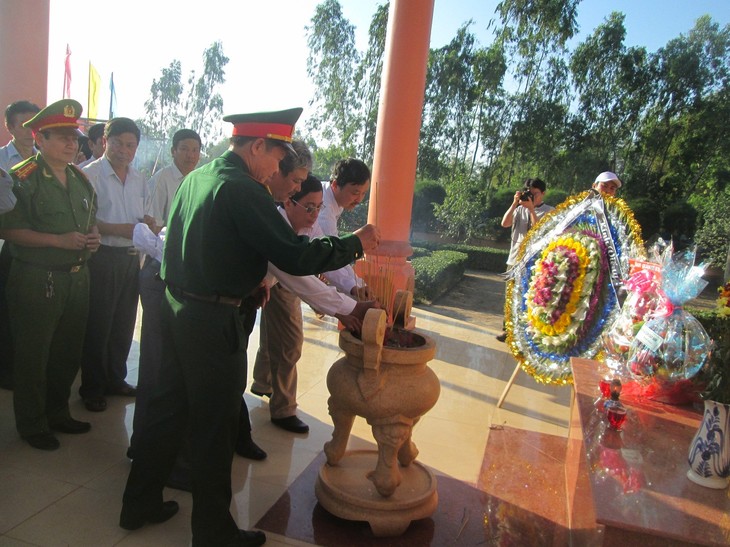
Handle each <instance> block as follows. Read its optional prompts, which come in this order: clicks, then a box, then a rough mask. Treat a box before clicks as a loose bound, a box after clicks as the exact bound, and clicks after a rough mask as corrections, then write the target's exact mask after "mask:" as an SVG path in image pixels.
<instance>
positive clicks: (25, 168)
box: [12, 158, 38, 180]
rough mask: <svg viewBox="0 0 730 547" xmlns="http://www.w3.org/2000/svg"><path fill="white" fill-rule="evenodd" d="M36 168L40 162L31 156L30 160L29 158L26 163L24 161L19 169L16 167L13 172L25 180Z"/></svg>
mask: <svg viewBox="0 0 730 547" xmlns="http://www.w3.org/2000/svg"><path fill="white" fill-rule="evenodd" d="M36 169H38V162H37V161H34V160H33V159H32V158H31V159H30V160H27V161H26V162H25V163H23V164H22V165H21V166H20V167H18V168H17V169H14V170H13V172H12V174H13V175H15V176H16V177H17V178H18V179H20V180H25V179H27V178H28V177H29V176H30V174H31V173H32V172H33V171H35V170H36Z"/></svg>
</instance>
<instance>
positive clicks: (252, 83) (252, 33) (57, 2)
mask: <svg viewBox="0 0 730 547" xmlns="http://www.w3.org/2000/svg"><path fill="white" fill-rule="evenodd" d="M320 1H321V0H267V1H266V2H261V1H259V0H256V1H254V0H238V1H236V2H233V1H231V0H206V1H204V2H189V3H188V2H180V1H179V0H174V1H173V0H127V1H126V2H124V3H120V2H103V1H102V2H100V1H99V0H51V28H50V44H49V74H48V101H49V102H52V101H54V100H58V99H60V98H61V96H62V91H63V68H64V59H65V53H66V44H68V45H69V46H70V48H71V66H72V85H71V95H72V97H73V98H76V99H77V100H79V101H80V102H81V103H82V104H83V105H84V109H86V108H87V82H88V65H89V62H91V63H92V64H93V65H94V67H95V68H96V69H97V71H98V72H99V73H100V75H101V78H102V82H103V86H102V94H101V104H102V105H105V106H103V109H102V111H101V112H100V115H106V113H105V112H104V111H105V110H108V104H109V92H108V87H109V78H110V75H111V73H112V72H113V73H114V84H115V87H116V93H117V106H118V109H117V114H118V115H121V116H127V117H131V118H135V119H136V118H141V117H143V116H144V102H145V100H147V98H148V97H149V90H150V86H151V84H152V80H153V79H154V78H158V77H159V75H160V72H161V70H162V68H164V67H167V66H168V65H169V64H170V62H172V61H173V60H174V59H179V60H180V61H181V63H182V72H183V78H186V77H187V75H188V74H189V72H190V70H193V69H194V70H196V72H197V73H199V72H200V70H201V69H202V54H203V51H204V50H205V49H206V48H207V47H209V46H210V45H211V44H212V43H213V42H215V41H216V40H221V41H222V43H223V51H224V53H225V55H226V56H228V57H229V58H230V61H229V63H228V65H227V66H226V80H227V81H226V83H225V84H224V86H223V87H222V89H221V94H222V96H223V101H224V112H225V113H227V114H232V113H239V112H253V111H257V110H278V109H282V108H289V107H292V106H302V107H304V108H305V114H304V117H306V115H307V107H308V103H309V100H310V98H311V96H312V85H311V83H310V81H309V79H308V77H307V72H306V60H307V47H306V34H305V28H304V27H305V26H306V25H308V24H309V23H310V20H311V18H312V15H313V14H314V10H315V7H316V6H317V4H319V3H320ZM414 1H417V0H414ZM381 3H384V2H383V1H379V0H340V4H341V5H342V9H343V12H344V15H345V17H347V18H348V19H349V20H350V22H351V23H353V24H354V25H355V27H356V35H357V46H358V49H360V50H361V51H364V49H365V48H366V47H367V30H368V27H369V25H370V21H371V18H372V15H373V14H374V12H375V9H376V7H377V5H379V4H381ZM497 3H498V0H436V1H435V8H434V17H433V21H434V23H433V28H432V32H431V47H441V46H443V45H444V44H446V43H447V42H448V41H450V40H451V39H452V38H453V37H454V35H455V33H456V30H457V29H458V27H459V26H460V25H462V24H463V23H464V22H466V21H467V20H469V19H472V20H473V21H474V25H473V26H472V30H473V32H474V33H475V34H476V35H477V37H478V38H479V40H480V42H481V44H482V45H486V44H487V43H489V41H490V40H491V34H489V33H488V32H487V30H486V27H487V24H488V23H489V21H490V19H492V18H495V14H494V8H495V6H496V5H497ZM611 11H621V12H623V13H624V14H626V20H625V25H626V28H627V41H626V42H627V44H628V45H643V46H645V47H646V48H647V49H648V50H649V51H656V50H657V49H658V48H659V47H662V46H663V45H665V44H666V42H667V41H668V40H670V39H672V38H674V37H677V36H678V35H679V34H680V33H687V32H688V31H689V30H690V29H691V28H692V27H693V25H694V22H695V20H696V19H697V18H698V17H699V16H701V15H703V14H709V15H711V16H712V18H713V20H714V21H715V22H717V23H719V24H720V25H727V24H729V23H730V1H728V0H691V1H690V0H611V1H610V2H606V1H605V0H584V1H583V2H582V3H581V4H580V6H579V13H578V22H579V25H580V32H581V37H580V38H579V39H582V37H584V36H585V35H586V34H589V33H590V32H592V31H593V29H594V28H595V27H596V26H597V25H599V24H600V23H601V22H602V21H603V20H604V19H605V18H606V17H607V16H608V14H609V13H610V12H611Z"/></svg>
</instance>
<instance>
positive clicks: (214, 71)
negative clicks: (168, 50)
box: [184, 42, 229, 142]
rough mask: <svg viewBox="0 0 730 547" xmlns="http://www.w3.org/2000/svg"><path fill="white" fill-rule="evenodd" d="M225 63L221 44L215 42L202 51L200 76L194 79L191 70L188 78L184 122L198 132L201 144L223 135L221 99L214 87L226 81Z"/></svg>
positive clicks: (225, 58)
mask: <svg viewBox="0 0 730 547" xmlns="http://www.w3.org/2000/svg"><path fill="white" fill-rule="evenodd" d="M228 61H229V59H228V57H226V56H225V55H224V54H223V44H222V43H221V42H215V43H213V44H212V45H211V46H210V47H209V48H208V49H206V50H205V51H204V52H203V73H202V74H201V75H200V77H199V78H197V79H196V78H195V72H194V71H193V72H191V73H190V77H189V78H188V94H187V99H186V101H185V104H184V109H185V123H186V126H187V127H189V128H190V129H192V130H194V131H197V132H198V134H199V135H200V137H201V139H202V140H203V142H208V141H210V140H212V139H214V138H216V137H219V136H220V135H221V133H222V126H221V118H222V117H223V98H222V97H221V96H220V93H218V91H217V88H218V86H219V85H221V84H223V83H225V81H226V71H225V66H226V65H227V64H228Z"/></svg>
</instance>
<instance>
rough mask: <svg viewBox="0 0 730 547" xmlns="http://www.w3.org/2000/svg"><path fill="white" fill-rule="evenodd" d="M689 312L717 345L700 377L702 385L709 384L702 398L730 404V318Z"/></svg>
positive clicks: (705, 312) (706, 312)
mask: <svg viewBox="0 0 730 547" xmlns="http://www.w3.org/2000/svg"><path fill="white" fill-rule="evenodd" d="M687 311H689V313H691V314H692V315H694V316H695V318H696V319H697V320H698V321H699V322H700V323H701V324H702V326H703V327H704V328H705V330H706V331H707V334H708V335H709V336H710V338H711V339H712V340H713V342H714V344H715V347H714V349H713V351H712V354H711V355H710V359H709V363H708V365H707V366H706V367H705V368H704V369H703V370H702V371H701V372H700V374H699V375H698V376H699V377H700V378H699V380H700V383H707V388H706V390H705V391H704V393H703V394H702V397H703V398H704V399H708V400H710V401H715V402H718V403H722V404H730V317H722V316H720V315H718V314H717V313H715V312H714V311H707V310H700V309H688V310H687Z"/></svg>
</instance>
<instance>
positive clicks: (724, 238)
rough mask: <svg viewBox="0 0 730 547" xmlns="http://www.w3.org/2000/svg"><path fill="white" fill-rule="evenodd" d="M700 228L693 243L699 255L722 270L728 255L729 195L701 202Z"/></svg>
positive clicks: (717, 195)
mask: <svg viewBox="0 0 730 547" xmlns="http://www.w3.org/2000/svg"><path fill="white" fill-rule="evenodd" d="M702 205H703V207H704V210H703V211H702V212H701V220H700V227H699V229H698V230H697V232H696V233H695V242H696V243H697V246H698V248H699V252H700V255H701V256H702V257H703V258H708V259H709V260H710V261H711V263H712V265H713V266H716V267H719V268H722V267H723V266H724V265H725V261H726V260H727V254H728V242H730V215H729V214H728V211H730V195H729V194H728V192H727V191H726V192H723V193H717V194H716V195H715V196H714V197H712V198H711V199H706V200H703V203H702Z"/></svg>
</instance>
